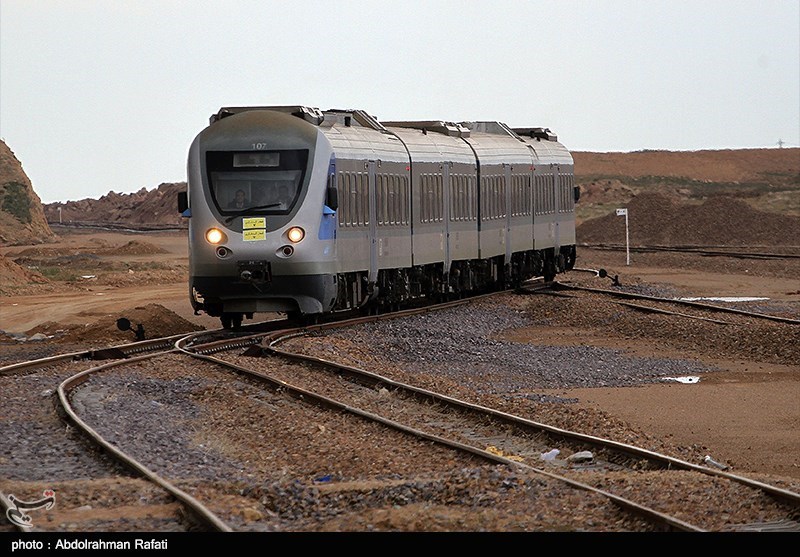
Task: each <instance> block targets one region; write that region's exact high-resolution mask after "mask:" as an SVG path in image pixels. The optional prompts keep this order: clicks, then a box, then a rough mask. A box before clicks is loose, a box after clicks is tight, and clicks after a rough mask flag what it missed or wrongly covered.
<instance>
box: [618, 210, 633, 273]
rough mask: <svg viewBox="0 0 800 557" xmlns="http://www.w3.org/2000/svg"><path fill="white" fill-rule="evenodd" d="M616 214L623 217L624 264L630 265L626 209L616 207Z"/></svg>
mask: <svg viewBox="0 0 800 557" xmlns="http://www.w3.org/2000/svg"><path fill="white" fill-rule="evenodd" d="M617 216H618V217H621V216H624V217H625V265H628V266H630V264H631V248H630V240H629V236H628V209H627V208H626V209H617Z"/></svg>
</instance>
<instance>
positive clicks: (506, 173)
mask: <svg viewBox="0 0 800 557" xmlns="http://www.w3.org/2000/svg"><path fill="white" fill-rule="evenodd" d="M503 180H505V186H506V187H505V188H503V189H504V192H503V194H504V195H505V198H506V199H505V203H506V218H505V227H506V260H505V264H506V265H509V264H510V263H511V249H512V246H513V243H512V238H511V215H512V213H513V211H512V206H511V191H512V189H513V188H512V186H511V165H510V164H505V163H503Z"/></svg>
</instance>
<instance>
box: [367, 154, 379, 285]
mask: <svg viewBox="0 0 800 557" xmlns="http://www.w3.org/2000/svg"><path fill="white" fill-rule="evenodd" d="M367 165H368V166H367V167H368V176H369V181H368V186H367V191H368V192H369V193H368V197H369V208H368V209H369V217H368V218H369V222H368V227H369V240H370V242H369V282H370V284H375V283H376V282H377V281H378V219H377V218H376V217H377V205H376V202H375V198H376V195H375V190H376V188H375V181H376V180H375V173H376V172H375V169H376V167H377V164H376V162H375V161H369V162H368V163H367Z"/></svg>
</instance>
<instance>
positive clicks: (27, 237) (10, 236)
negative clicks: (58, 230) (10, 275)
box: [0, 141, 55, 246]
mask: <svg viewBox="0 0 800 557" xmlns="http://www.w3.org/2000/svg"><path fill="white" fill-rule="evenodd" d="M53 239H55V234H53V231H52V230H51V229H50V226H49V225H48V224H47V219H46V218H45V216H44V211H43V209H42V200H41V199H40V198H39V196H38V195H36V192H35V191H33V185H32V184H31V181H30V179H29V178H28V176H27V174H25V171H24V170H23V169H22V163H20V161H19V160H18V159H17V157H16V156H15V155H14V152H13V151H11V149H10V148H9V147H8V145H6V143H5V142H4V141H0V246H12V245H28V244H39V243H44V242H49V241H52V240H53Z"/></svg>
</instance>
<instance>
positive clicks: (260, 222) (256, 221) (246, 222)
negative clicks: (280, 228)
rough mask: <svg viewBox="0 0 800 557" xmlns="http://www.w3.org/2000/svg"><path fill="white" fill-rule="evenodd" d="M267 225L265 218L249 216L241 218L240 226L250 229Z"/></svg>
mask: <svg viewBox="0 0 800 557" xmlns="http://www.w3.org/2000/svg"><path fill="white" fill-rule="evenodd" d="M266 227H267V219H265V218H264V217H250V218H245V219H242V228H244V229H245V230H251V229H253V228H266Z"/></svg>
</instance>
